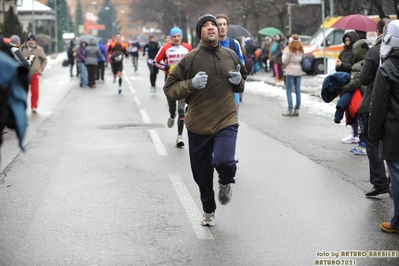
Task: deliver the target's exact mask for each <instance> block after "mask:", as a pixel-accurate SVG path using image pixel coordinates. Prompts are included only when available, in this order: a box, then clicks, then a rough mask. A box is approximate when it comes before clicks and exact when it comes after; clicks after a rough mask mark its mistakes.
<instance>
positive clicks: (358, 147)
mask: <svg viewBox="0 0 399 266" xmlns="http://www.w3.org/2000/svg"><path fill="white" fill-rule="evenodd" d="M360 148H362V146H356V147H353V148H352V149H350V150H349V151H350V152H355V151H357V150H358V149H360Z"/></svg>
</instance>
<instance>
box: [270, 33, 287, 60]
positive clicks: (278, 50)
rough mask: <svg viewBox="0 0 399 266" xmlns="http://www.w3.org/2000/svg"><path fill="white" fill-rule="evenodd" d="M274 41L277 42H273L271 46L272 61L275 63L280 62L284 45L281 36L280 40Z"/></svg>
mask: <svg viewBox="0 0 399 266" xmlns="http://www.w3.org/2000/svg"><path fill="white" fill-rule="evenodd" d="M275 43H277V45H276V44H273V47H272V54H273V62H274V63H276V64H282V63H283V61H282V57H283V50H284V47H285V44H284V39H283V38H281V39H280V40H278V41H275Z"/></svg>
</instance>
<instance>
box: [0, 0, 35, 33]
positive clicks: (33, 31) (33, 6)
mask: <svg viewBox="0 0 399 266" xmlns="http://www.w3.org/2000/svg"><path fill="white" fill-rule="evenodd" d="M3 14H4V11H3ZM32 33H33V34H34V35H36V22H35V0H32Z"/></svg>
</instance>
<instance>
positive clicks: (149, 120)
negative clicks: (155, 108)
mask: <svg viewBox="0 0 399 266" xmlns="http://www.w3.org/2000/svg"><path fill="white" fill-rule="evenodd" d="M139 111H140V114H141V117H142V118H143V120H144V123H146V124H149V123H151V119H150V117H149V116H148V115H147V112H146V111H145V110H143V109H140V110H139Z"/></svg>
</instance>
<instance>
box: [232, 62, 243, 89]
mask: <svg viewBox="0 0 399 266" xmlns="http://www.w3.org/2000/svg"><path fill="white" fill-rule="evenodd" d="M240 68H241V66H240V65H237V67H236V71H229V74H230V78H229V81H230V83H231V84H233V85H236V86H237V85H238V84H240V82H241V78H242V76H241V73H240Z"/></svg>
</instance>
